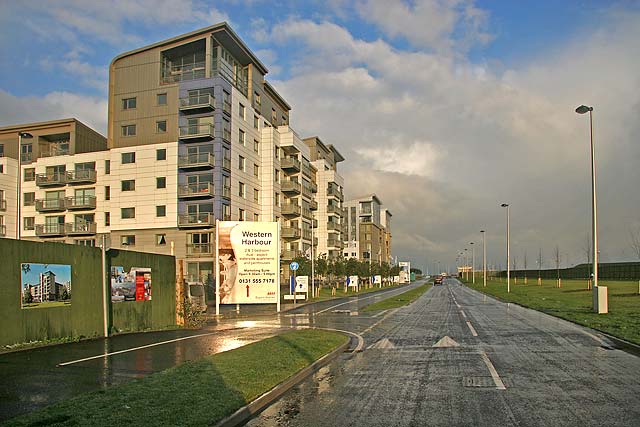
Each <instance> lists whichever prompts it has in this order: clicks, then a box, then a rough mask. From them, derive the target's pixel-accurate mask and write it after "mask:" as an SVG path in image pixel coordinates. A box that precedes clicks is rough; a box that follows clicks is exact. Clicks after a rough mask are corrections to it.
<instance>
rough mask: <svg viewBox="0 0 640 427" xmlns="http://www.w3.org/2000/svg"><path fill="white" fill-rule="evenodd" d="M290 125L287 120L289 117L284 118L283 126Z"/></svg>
mask: <svg viewBox="0 0 640 427" xmlns="http://www.w3.org/2000/svg"><path fill="white" fill-rule="evenodd" d="M288 124H289V120H288V119H287V116H284V115H283V116H282V125H284V126H286V125H288Z"/></svg>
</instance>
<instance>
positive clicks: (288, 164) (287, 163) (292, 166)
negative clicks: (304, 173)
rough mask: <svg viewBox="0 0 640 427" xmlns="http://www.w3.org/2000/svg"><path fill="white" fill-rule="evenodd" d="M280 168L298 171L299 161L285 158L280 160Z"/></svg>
mask: <svg viewBox="0 0 640 427" xmlns="http://www.w3.org/2000/svg"><path fill="white" fill-rule="evenodd" d="M280 167H281V168H282V169H283V170H295V171H298V172H299V171H300V160H298V159H294V158H293V157H285V158H283V159H281V160H280Z"/></svg>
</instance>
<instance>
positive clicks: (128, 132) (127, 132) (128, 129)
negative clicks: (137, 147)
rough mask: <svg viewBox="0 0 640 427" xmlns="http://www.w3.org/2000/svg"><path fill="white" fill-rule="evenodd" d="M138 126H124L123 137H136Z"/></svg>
mask: <svg viewBox="0 0 640 427" xmlns="http://www.w3.org/2000/svg"><path fill="white" fill-rule="evenodd" d="M135 135H136V125H124V126H122V136H135Z"/></svg>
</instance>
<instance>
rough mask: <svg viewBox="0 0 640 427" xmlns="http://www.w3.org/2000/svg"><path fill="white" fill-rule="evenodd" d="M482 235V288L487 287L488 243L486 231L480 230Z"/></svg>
mask: <svg viewBox="0 0 640 427" xmlns="http://www.w3.org/2000/svg"><path fill="white" fill-rule="evenodd" d="M480 233H482V286H483V287H486V286H487V243H486V241H485V239H484V230H480Z"/></svg>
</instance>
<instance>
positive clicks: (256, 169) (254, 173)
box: [253, 163, 260, 178]
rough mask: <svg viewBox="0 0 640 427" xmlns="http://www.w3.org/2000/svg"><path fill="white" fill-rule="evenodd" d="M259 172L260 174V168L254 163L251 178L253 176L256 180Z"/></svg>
mask: <svg viewBox="0 0 640 427" xmlns="http://www.w3.org/2000/svg"><path fill="white" fill-rule="evenodd" d="M259 172H260V167H259V166H258V165H256V164H255V163H254V164H253V176H255V177H256V178H257V177H258V175H259Z"/></svg>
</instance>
